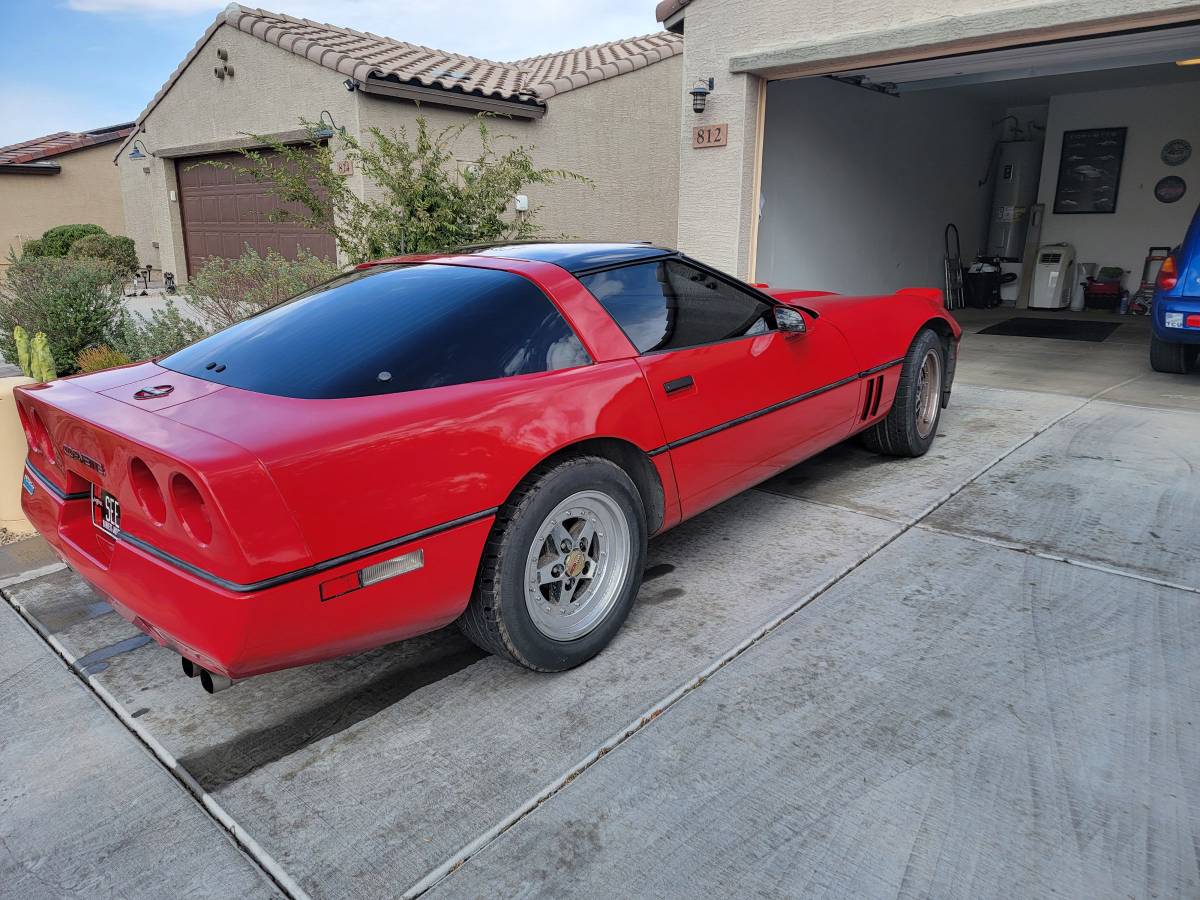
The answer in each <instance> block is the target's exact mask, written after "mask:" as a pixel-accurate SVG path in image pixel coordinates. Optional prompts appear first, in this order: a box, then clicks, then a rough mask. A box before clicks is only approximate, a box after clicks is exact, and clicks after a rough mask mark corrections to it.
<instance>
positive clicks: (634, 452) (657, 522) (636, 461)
mask: <svg viewBox="0 0 1200 900" xmlns="http://www.w3.org/2000/svg"><path fill="white" fill-rule="evenodd" d="M576 456H599V457H601V458H602V459H607V460H608V461H610V462H612V463H614V464H616V465H618V466H620V467H621V469H622V470H623V471H624V472H625V474H626V475H628V476H629V478H630V479H631V480H632V481H633V484H634V486H635V487H636V488H637V489H638V494H640V495H641V498H642V504H643V505H644V506H645V508H646V530H647V532H648V533H649V534H654V533H656V532H657V531H658V530H659V529H660V528H662V526H663V522H664V521H665V518H666V492H665V491H664V490H663V484H662V479H661V478H660V477H659V474H658V469H657V468H656V467H655V465H654V463H653V462H651V460H650V457H649V456H648V455H647V454H646V452H645V451H644V450H642V449H641V448H640V447H638V446H637V445H636V444H633V443H631V442H629V441H626V440H623V439H622V438H614V437H591V438H584V439H583V440H579V441H575V442H574V443H571V444H567V445H566V446H564V447H560V448H559V449H558V450H555V451H554V452H553V453H551V454H550V455H549V456H547V457H546V458H545V459H543V460H541V461H540V462H539V463H538V464H537V465H536V466H534V467H533V469H531V470H530V471H529V472H527V473H526V474H525V476H524V478H522V479H521V481H524V480H525V478H528V477H529V476H530V475H531V474H532V473H533V472H536V471H537V470H538V469H542V468H550V467H553V466H555V465H557V464H558V463H560V462H562V461H563V460H565V459H571V458H573V457H576ZM514 490H516V488H514Z"/></svg>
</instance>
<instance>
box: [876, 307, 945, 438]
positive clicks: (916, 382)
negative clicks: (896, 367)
mask: <svg viewBox="0 0 1200 900" xmlns="http://www.w3.org/2000/svg"><path fill="white" fill-rule="evenodd" d="M945 378H946V350H945V347H943V346H942V339H941V338H940V337H938V336H937V334H936V333H934V332H933V331H930V330H929V329H922V330H921V331H920V332H919V333H918V334H917V337H916V339H915V340H914V341H913V342H912V345H911V346H910V347H909V348H908V353H906V354H905V356H904V364H903V366H902V367H901V369H900V383H899V385H897V387H896V399H895V400H894V401H893V402H892V408H891V410H890V411H889V412H888V414H887V416H886V417H885V418H884V419H883V421H881V422H877V423H876V424H875V425H873V426H872V427H871V428H869V429H867V430H866V431H864V432H863V443H864V444H866V446H867V448H868V449H870V450H874V451H875V452H876V453H886V454H888V455H889V456H922V455H923V454H924V453H925V452H926V451H927V450H928V449H929V447H930V445H931V444H932V443H933V439H934V437H935V436H936V435H937V427H938V422H939V420H940V419H941V415H942V387H943V385H944V383H945Z"/></svg>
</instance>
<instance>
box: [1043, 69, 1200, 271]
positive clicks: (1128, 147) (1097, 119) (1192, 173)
mask: <svg viewBox="0 0 1200 900" xmlns="http://www.w3.org/2000/svg"><path fill="white" fill-rule="evenodd" d="M1122 125H1123V126H1125V127H1127V128H1128V129H1129V130H1128V132H1127V133H1126V135H1125V157H1124V161H1123V163H1122V166H1121V181H1120V185H1119V186H1118V189H1117V207H1116V212H1114V213H1112V214H1095V215H1058V216H1056V215H1054V192H1055V188H1056V185H1057V183H1058V165H1059V158H1060V155H1061V151H1062V137H1063V132H1064V131H1071V130H1074V129H1079V128H1109V127H1120V126H1122ZM1046 127H1047V134H1046V145H1045V150H1044V152H1043V156H1042V177H1041V185H1040V188H1039V195H1038V202H1040V203H1044V204H1045V205H1046V213H1045V219H1044V220H1043V225H1042V243H1044V244H1051V243H1056V242H1058V241H1068V242H1070V243H1071V244H1073V245H1074V246H1075V252H1076V258H1077V259H1079V260H1080V261H1081V262H1094V263H1098V264H1100V265H1102V266H1120V267H1121V268H1123V269H1127V270H1128V271H1129V274H1128V275H1127V276H1126V277H1125V286H1126V287H1127V288H1129V289H1130V290H1131V291H1132V290H1136V289H1137V286H1138V280H1139V278H1140V277H1141V272H1142V263H1143V260H1144V259H1145V256H1146V251H1147V249H1148V248H1150V247H1151V246H1169V247H1173V246H1175V245H1176V244H1178V243H1179V242H1180V241H1182V240H1183V235H1184V232H1186V231H1187V227H1188V223H1189V222H1190V221H1191V218H1192V214H1193V213H1194V212H1195V211H1196V204H1197V202H1200V84H1196V83H1189V84H1169V85H1154V86H1150V87H1140V88H1129V89H1124V90H1115V91H1094V92H1089V93H1084V94H1060V95H1057V96H1054V97H1051V98H1050V113H1049V119H1048V121H1047V124H1046ZM1174 138H1185V139H1187V140H1188V141H1191V143H1192V146H1193V147H1194V148H1196V149H1195V150H1194V152H1193V154H1192V157H1191V159H1189V160H1188V161H1187V162H1186V163H1184V164H1183V165H1181V166H1167V165H1166V164H1165V163H1163V162H1162V159H1161V157H1160V153H1161V151H1162V147H1163V144H1165V143H1167V141H1169V140H1172V139H1174ZM1166 175H1179V176H1180V177H1182V178H1183V180H1184V181H1186V182H1187V184H1188V193H1186V194H1185V195H1184V196H1183V198H1182V199H1180V200H1178V201H1177V202H1175V203H1160V202H1158V201H1157V200H1155V199H1154V185H1155V184H1156V183H1157V182H1158V180H1159V179H1160V178H1162V177H1164V176H1166Z"/></svg>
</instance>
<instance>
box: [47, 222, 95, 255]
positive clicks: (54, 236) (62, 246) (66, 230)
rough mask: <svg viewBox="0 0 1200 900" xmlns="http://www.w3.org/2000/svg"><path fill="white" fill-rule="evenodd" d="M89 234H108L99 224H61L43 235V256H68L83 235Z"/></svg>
mask: <svg viewBox="0 0 1200 900" xmlns="http://www.w3.org/2000/svg"><path fill="white" fill-rule="evenodd" d="M89 234H108V232H107V231H105V230H104V229H103V228H101V227H100V226H99V225H59V226H57V227H55V228H50V229H48V230H47V231H46V232H45V233H44V234H43V235H42V252H41V255H42V256H66V255H67V253H68V252H69V251H70V249H71V245H72V244H74V243H75V242H76V241H77V240H79V239H80V238H81V237H87V236H88V235H89Z"/></svg>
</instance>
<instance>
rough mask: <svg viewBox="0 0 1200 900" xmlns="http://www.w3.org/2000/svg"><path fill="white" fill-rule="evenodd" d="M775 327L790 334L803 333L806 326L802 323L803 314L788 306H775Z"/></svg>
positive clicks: (806, 329)
mask: <svg viewBox="0 0 1200 900" xmlns="http://www.w3.org/2000/svg"><path fill="white" fill-rule="evenodd" d="M775 327H776V328H778V329H779V330H780V331H783V332H787V333H790V334H804V332H806V331H808V326H807V325H805V324H804V316H803V315H802V314H801V313H799V312H798V311H796V310H794V309H792V308H791V307H788V306H777V307H775Z"/></svg>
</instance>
